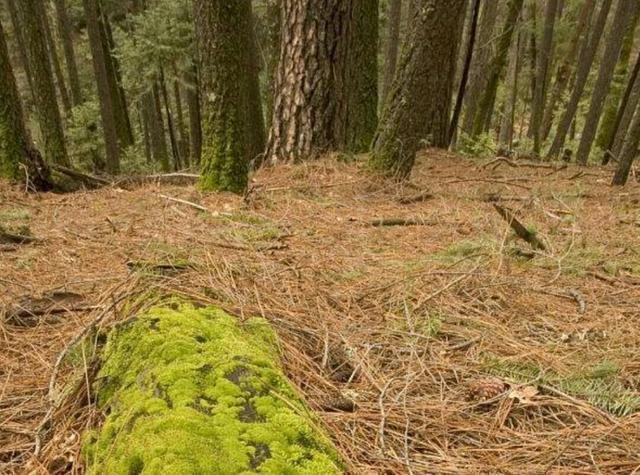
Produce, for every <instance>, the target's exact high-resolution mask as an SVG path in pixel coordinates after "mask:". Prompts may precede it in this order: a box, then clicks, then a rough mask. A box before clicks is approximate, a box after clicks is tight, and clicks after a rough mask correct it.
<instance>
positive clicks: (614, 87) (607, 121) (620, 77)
mask: <svg viewBox="0 0 640 475" xmlns="http://www.w3.org/2000/svg"><path fill="white" fill-rule="evenodd" d="M631 18H632V19H631V21H630V22H629V23H628V24H627V29H626V32H625V36H624V40H623V42H622V50H621V51H620V59H619V60H618V64H617V66H616V68H615V72H614V75H613V80H612V82H611V90H610V91H609V95H608V96H607V99H606V103H605V107H604V112H603V113H602V120H601V122H600V128H599V130H598V138H597V140H596V146H597V147H598V148H600V150H603V151H605V154H606V153H608V152H609V151H610V148H609V146H610V144H611V143H612V142H613V137H614V136H615V128H616V127H617V126H618V125H619V123H618V122H617V121H616V117H617V116H618V114H617V112H618V109H619V108H620V100H621V99H622V94H623V92H624V90H625V83H626V79H627V75H628V73H629V60H630V59H631V49H632V48H633V42H634V39H635V33H636V27H637V25H638V19H640V8H637V9H636V11H635V13H634V14H633V16H632V17H631Z"/></svg>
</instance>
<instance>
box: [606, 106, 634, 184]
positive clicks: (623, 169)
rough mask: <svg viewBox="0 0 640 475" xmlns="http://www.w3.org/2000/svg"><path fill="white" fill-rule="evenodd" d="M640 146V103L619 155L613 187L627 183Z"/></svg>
mask: <svg viewBox="0 0 640 475" xmlns="http://www.w3.org/2000/svg"><path fill="white" fill-rule="evenodd" d="M639 145H640V102H639V103H638V105H637V106H636V111H635V115H634V117H633V120H632V121H631V125H630V127H629V131H628V132H627V135H626V137H625V139H624V141H623V144H622V149H621V151H620V155H619V157H618V158H619V163H618V169H617V170H616V174H615V176H614V177H613V182H612V185H620V186H621V185H624V184H626V183H627V180H628V178H629V173H630V172H631V165H632V164H633V161H634V160H635V158H636V155H637V154H638V146H639Z"/></svg>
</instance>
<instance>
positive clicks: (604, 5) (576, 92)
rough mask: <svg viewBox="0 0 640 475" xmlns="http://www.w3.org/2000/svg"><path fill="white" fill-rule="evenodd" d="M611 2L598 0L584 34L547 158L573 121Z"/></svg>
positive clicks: (559, 146) (556, 150) (559, 145)
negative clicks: (595, 10) (592, 22)
mask: <svg viewBox="0 0 640 475" xmlns="http://www.w3.org/2000/svg"><path fill="white" fill-rule="evenodd" d="M611 3H612V0H602V1H601V2H600V11H599V12H598V18H597V19H596V22H595V24H594V25H593V27H592V28H591V32H590V34H588V35H585V38H584V41H583V44H582V48H581V50H580V55H579V57H578V67H577V70H576V80H575V84H574V86H573V91H572V92H571V97H570V98H569V102H568V103H567V106H566V109H565V111H564V114H562V118H561V119H560V123H559V124H558V127H557V129H556V135H555V137H554V139H553V143H552V144H551V147H550V149H549V153H548V154H547V157H548V158H557V157H558V156H559V155H560V153H561V152H562V149H563V147H564V142H565V140H566V137H567V132H568V131H569V127H571V122H573V119H574V118H575V115H576V111H577V110H578V105H579V103H580V99H581V98H582V93H583V92H584V87H585V85H586V84H587V79H588V78H589V72H590V71H591V65H592V64H593V60H594V58H595V55H596V52H597V51H598V45H599V44H600V39H601V38H602V33H603V31H604V27H605V25H606V23H607V17H608V16H609V11H610V10H611ZM623 3H624V2H623Z"/></svg>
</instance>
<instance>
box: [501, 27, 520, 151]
mask: <svg viewBox="0 0 640 475" xmlns="http://www.w3.org/2000/svg"><path fill="white" fill-rule="evenodd" d="M520 36H521V34H520V33H519V34H518V39H517V40H516V41H514V42H513V44H512V45H511V52H510V53H509V68H508V71H507V79H506V81H507V93H506V97H505V101H504V107H503V116H502V122H501V124H500V133H499V136H498V141H499V143H500V146H501V147H502V148H503V149H505V150H511V146H512V145H513V123H514V120H515V112H516V101H517V97H518V74H519V72H520V54H519V53H520Z"/></svg>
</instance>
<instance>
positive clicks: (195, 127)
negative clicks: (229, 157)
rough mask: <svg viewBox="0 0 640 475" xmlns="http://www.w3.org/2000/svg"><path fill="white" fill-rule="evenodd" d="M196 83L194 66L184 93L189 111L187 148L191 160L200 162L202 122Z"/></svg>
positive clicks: (196, 75)
mask: <svg viewBox="0 0 640 475" xmlns="http://www.w3.org/2000/svg"><path fill="white" fill-rule="evenodd" d="M199 89H200V87H199V85H198V73H197V69H196V68H195V66H194V67H193V68H192V70H191V71H190V72H189V73H188V76H187V86H186V88H185V95H186V98H187V110H188V111H189V140H190V144H189V149H190V150H191V161H192V162H193V163H194V164H199V163H200V155H201V153H202V124H201V119H200V93H199Z"/></svg>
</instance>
